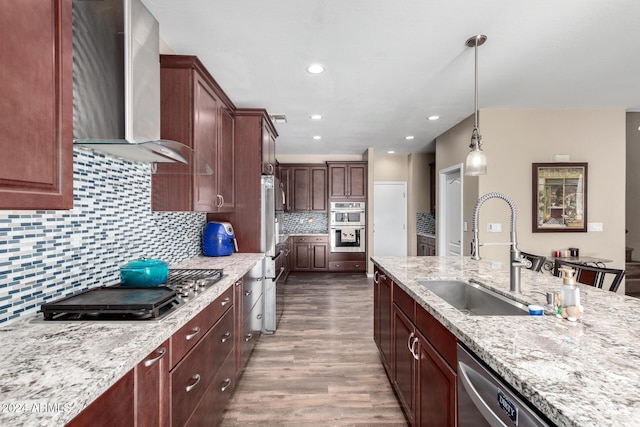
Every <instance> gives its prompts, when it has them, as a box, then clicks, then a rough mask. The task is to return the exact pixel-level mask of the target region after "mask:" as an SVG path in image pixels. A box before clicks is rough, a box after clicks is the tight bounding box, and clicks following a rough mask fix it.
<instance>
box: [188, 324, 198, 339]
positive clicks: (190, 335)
mask: <svg viewBox="0 0 640 427" xmlns="http://www.w3.org/2000/svg"><path fill="white" fill-rule="evenodd" d="M199 333H200V326H196V327H195V328H193V333H190V334H189V335H187V336H186V337H185V338H186V340H187V341H191V340H192V339H194V338H195V336H196V335H198V334H199Z"/></svg>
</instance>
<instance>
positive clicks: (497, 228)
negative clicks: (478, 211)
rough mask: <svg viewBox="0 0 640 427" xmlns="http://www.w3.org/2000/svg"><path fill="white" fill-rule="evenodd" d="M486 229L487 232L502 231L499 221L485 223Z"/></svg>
mask: <svg viewBox="0 0 640 427" xmlns="http://www.w3.org/2000/svg"><path fill="white" fill-rule="evenodd" d="M487 231H488V232H489V233H500V232H502V224H500V223H489V224H487Z"/></svg>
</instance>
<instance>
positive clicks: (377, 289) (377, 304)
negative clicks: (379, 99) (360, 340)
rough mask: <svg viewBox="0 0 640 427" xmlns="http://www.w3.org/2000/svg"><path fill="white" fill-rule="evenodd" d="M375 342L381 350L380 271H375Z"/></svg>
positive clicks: (375, 269)
mask: <svg viewBox="0 0 640 427" xmlns="http://www.w3.org/2000/svg"><path fill="white" fill-rule="evenodd" d="M373 341H374V342H375V343H376V345H377V346H378V350H381V349H382V348H381V345H380V271H379V270H378V269H377V268H375V267H374V269H373Z"/></svg>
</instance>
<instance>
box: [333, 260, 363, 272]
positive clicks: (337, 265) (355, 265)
mask: <svg viewBox="0 0 640 427" xmlns="http://www.w3.org/2000/svg"><path fill="white" fill-rule="evenodd" d="M365 269H366V263H365V262H364V261H330V262H329V271H365Z"/></svg>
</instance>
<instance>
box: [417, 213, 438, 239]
mask: <svg viewBox="0 0 640 427" xmlns="http://www.w3.org/2000/svg"><path fill="white" fill-rule="evenodd" d="M416 216H417V218H416V231H417V232H418V233H424V234H436V216H435V215H434V214H432V213H430V212H418V214H417V215H416Z"/></svg>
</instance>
